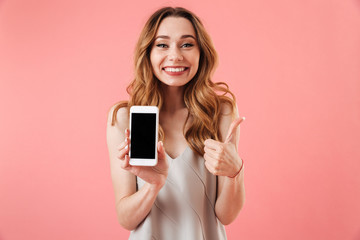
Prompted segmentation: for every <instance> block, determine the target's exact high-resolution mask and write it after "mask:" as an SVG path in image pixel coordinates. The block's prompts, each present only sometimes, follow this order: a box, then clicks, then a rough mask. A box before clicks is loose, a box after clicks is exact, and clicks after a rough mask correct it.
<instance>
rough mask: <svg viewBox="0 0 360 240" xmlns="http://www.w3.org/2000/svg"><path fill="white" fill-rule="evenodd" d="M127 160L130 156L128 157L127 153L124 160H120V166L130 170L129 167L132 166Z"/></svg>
mask: <svg viewBox="0 0 360 240" xmlns="http://www.w3.org/2000/svg"><path fill="white" fill-rule="evenodd" d="M129 162H130V157H129V155H125V157H124V161H122V162H121V167H122V168H123V169H125V170H130V168H131V167H132V166H131V165H130V163H129Z"/></svg>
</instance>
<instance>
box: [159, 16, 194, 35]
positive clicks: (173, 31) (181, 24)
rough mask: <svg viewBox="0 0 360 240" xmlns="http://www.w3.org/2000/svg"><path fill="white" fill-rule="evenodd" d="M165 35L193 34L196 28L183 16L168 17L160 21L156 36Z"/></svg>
mask: <svg viewBox="0 0 360 240" xmlns="http://www.w3.org/2000/svg"><path fill="white" fill-rule="evenodd" d="M159 35H165V36H169V37H170V38H180V37H181V36H183V35H193V36H194V37H196V34H195V30H194V27H193V25H192V24H191V22H190V21H189V20H188V19H186V18H183V17H167V18H165V19H163V20H162V21H161V23H160V26H159V29H158V31H157V34H156V36H159Z"/></svg>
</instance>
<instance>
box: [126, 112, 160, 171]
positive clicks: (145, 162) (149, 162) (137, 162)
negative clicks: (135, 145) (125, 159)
mask: <svg viewBox="0 0 360 240" xmlns="http://www.w3.org/2000/svg"><path fill="white" fill-rule="evenodd" d="M132 113H155V114H156V123H155V125H156V126H155V149H154V151H155V158H154V159H151V158H150V159H149V158H147V159H142V158H130V162H129V163H130V165H132V166H155V165H156V164H157V159H158V158H157V155H158V154H157V142H158V132H159V109H158V107H157V106H132V107H131V108H130V146H129V156H131V128H132V126H131V120H132Z"/></svg>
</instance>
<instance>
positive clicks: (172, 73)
mask: <svg viewBox="0 0 360 240" xmlns="http://www.w3.org/2000/svg"><path fill="white" fill-rule="evenodd" d="M165 68H185V70H184V71H182V72H169V71H165ZM189 69H190V68H189V67H185V66H165V67H163V68H162V71H164V72H165V73H166V74H167V75H170V76H180V75H182V74H184V73H187V72H188V71H189Z"/></svg>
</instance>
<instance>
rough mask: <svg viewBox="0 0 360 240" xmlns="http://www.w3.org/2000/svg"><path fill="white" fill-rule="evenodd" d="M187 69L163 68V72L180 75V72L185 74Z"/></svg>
mask: <svg viewBox="0 0 360 240" xmlns="http://www.w3.org/2000/svg"><path fill="white" fill-rule="evenodd" d="M188 69H189V68H188V67H165V68H163V70H164V71H165V72H169V73H181V72H185V71H186V70H188Z"/></svg>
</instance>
